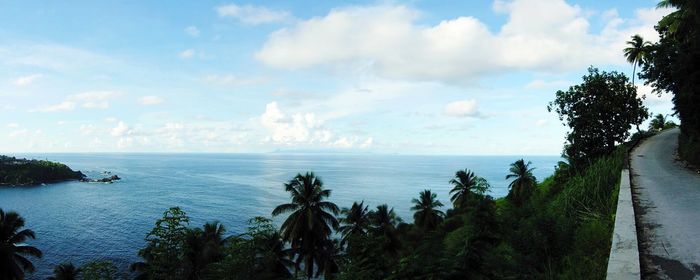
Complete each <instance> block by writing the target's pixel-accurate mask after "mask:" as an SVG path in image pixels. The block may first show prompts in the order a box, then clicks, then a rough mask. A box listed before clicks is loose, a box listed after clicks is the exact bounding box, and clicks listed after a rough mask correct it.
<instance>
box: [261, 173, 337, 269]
mask: <svg viewBox="0 0 700 280" xmlns="http://www.w3.org/2000/svg"><path fill="white" fill-rule="evenodd" d="M285 190H286V191H287V192H289V194H290V195H291V199H292V202H291V203H286V204H282V205H279V206H277V207H276V208H275V209H274V210H273V211H272V215H273V216H277V215H280V214H283V213H288V212H291V214H290V215H289V216H288V217H287V219H286V220H285V221H284V222H283V223H282V227H281V231H282V239H283V240H285V241H287V242H290V244H291V246H292V249H294V251H295V252H296V254H297V260H296V262H297V264H300V263H302V262H303V263H304V269H305V272H306V275H307V277H309V278H311V277H312V276H314V275H315V276H318V275H320V274H321V273H322V272H323V271H322V270H321V268H323V267H322V264H324V263H326V262H327V261H328V260H327V258H328V257H329V256H330V254H329V253H328V252H329V250H331V249H332V248H330V247H329V246H330V245H331V243H330V242H329V237H330V235H331V233H332V231H333V230H334V229H337V228H338V220H336V218H335V216H334V215H337V214H338V212H339V210H338V206H336V205H335V204H334V203H332V202H329V201H325V199H326V198H328V197H329V196H330V194H331V191H330V190H326V189H323V182H322V181H321V179H320V178H317V177H316V176H315V175H314V174H313V173H311V172H308V173H306V175H301V174H298V175H297V176H295V177H294V178H293V179H292V180H290V181H289V182H288V183H286V184H285ZM314 266H318V268H319V269H318V270H317V271H316V274H314Z"/></svg>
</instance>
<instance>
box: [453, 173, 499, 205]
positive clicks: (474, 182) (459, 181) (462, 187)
mask: <svg viewBox="0 0 700 280" xmlns="http://www.w3.org/2000/svg"><path fill="white" fill-rule="evenodd" d="M450 184H452V185H453V186H454V188H452V190H451V191H450V194H452V198H451V199H450V200H451V201H452V204H453V205H454V208H455V209H457V208H463V207H464V206H465V205H466V203H467V202H468V201H469V199H470V198H471V197H472V196H474V195H483V194H484V193H486V191H487V190H488V189H489V187H490V185H489V183H488V182H486V179H484V178H481V177H478V176H476V175H475V174H474V172H471V171H469V170H468V169H464V170H460V171H457V173H455V177H454V178H453V179H452V180H450Z"/></svg>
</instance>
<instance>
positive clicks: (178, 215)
mask: <svg viewBox="0 0 700 280" xmlns="http://www.w3.org/2000/svg"><path fill="white" fill-rule="evenodd" d="M189 221H190V219H189V217H188V216H187V213H185V211H182V209H180V208H179V207H171V208H170V209H168V210H167V211H165V212H164V213H163V217H162V218H160V219H158V220H157V221H156V223H155V226H154V227H153V229H152V230H151V232H150V233H148V235H147V236H146V247H145V248H143V249H141V250H139V256H141V257H142V258H143V260H144V261H143V262H137V263H134V264H132V265H131V267H130V268H131V269H132V271H138V272H139V275H138V277H139V278H140V279H181V278H183V277H184V276H183V275H184V274H185V272H184V271H183V268H184V267H183V265H182V261H183V260H182V253H183V251H184V249H185V238H186V237H187V235H188V232H189V230H188V228H187V226H188V225H189Z"/></svg>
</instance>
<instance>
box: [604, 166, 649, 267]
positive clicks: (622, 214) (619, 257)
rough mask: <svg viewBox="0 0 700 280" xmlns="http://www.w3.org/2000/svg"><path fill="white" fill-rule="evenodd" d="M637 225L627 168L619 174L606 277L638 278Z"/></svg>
mask: <svg viewBox="0 0 700 280" xmlns="http://www.w3.org/2000/svg"><path fill="white" fill-rule="evenodd" d="M640 277H641V273H640V267H639V248H638V245H637V226H636V224H635V220H634V207H633V206H632V189H631V187H630V175H629V170H627V169H623V170H622V174H621V175H620V193H619V195H618V197H617V212H616V214H615V229H614V231H613V238H612V246H611V247H610V259H608V275H607V279H609V280H610V279H625V280H628V279H640Z"/></svg>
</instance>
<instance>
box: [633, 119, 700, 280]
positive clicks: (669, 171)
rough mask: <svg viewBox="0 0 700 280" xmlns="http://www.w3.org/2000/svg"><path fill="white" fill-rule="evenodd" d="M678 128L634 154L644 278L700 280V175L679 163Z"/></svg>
mask: <svg viewBox="0 0 700 280" xmlns="http://www.w3.org/2000/svg"><path fill="white" fill-rule="evenodd" d="M678 134H679V130H678V129H671V130H667V131H664V132H662V133H660V134H658V135H656V136H653V137H651V138H649V139H647V140H645V141H644V142H642V144H640V145H639V146H638V147H637V148H636V149H635V150H634V151H633V152H632V154H631V170H632V187H633V192H634V193H635V195H634V196H635V204H636V205H635V208H636V216H637V220H638V231H639V232H640V240H641V241H640V242H641V243H642V244H641V248H640V251H641V254H642V269H643V271H642V275H643V277H642V278H645V279H700V175H699V174H697V172H694V171H692V170H691V169H689V168H686V167H685V166H684V165H683V163H682V162H679V161H677V160H676V158H677V157H676V149H677V147H678Z"/></svg>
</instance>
